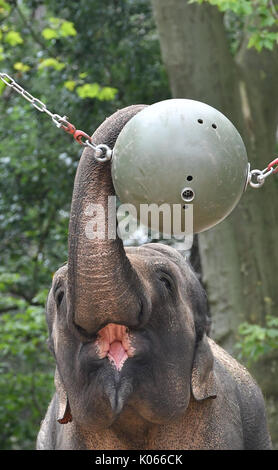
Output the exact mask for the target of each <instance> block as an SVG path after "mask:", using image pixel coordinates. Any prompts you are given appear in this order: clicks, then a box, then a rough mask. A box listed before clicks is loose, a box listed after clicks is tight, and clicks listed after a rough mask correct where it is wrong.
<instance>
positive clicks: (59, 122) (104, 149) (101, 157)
mask: <svg viewBox="0 0 278 470" xmlns="http://www.w3.org/2000/svg"><path fill="white" fill-rule="evenodd" d="M0 79H1V80H2V82H4V83H5V85H7V86H8V87H10V88H12V89H13V90H15V91H16V92H17V93H19V94H20V95H21V96H22V97H23V98H24V99H25V100H27V101H28V102H29V103H30V104H31V105H32V106H33V107H34V108H36V109H37V110H38V111H40V112H41V113H46V114H48V116H50V117H51V119H52V122H53V123H54V124H55V126H56V127H58V128H62V129H63V130H64V131H65V132H67V133H69V134H72V135H73V137H74V139H75V140H76V141H77V142H78V143H79V144H80V145H83V147H89V148H92V149H93V150H94V151H95V153H94V157H95V159H96V160H97V161H99V162H106V161H109V160H111V158H112V153H113V151H112V150H111V149H110V148H109V147H108V146H107V145H104V144H100V145H95V144H94V143H93V142H92V139H91V137H90V136H89V135H88V134H86V133H85V132H83V131H80V130H76V128H75V126H74V125H73V124H71V123H70V122H69V121H68V120H67V119H68V118H67V116H63V117H62V116H60V115H59V114H56V113H52V112H51V111H49V109H48V108H47V106H46V105H45V104H44V103H43V102H42V101H40V100H39V99H38V98H35V97H34V96H33V95H31V93H29V92H28V91H26V90H24V88H22V87H21V86H20V85H19V84H18V83H17V82H16V81H15V80H14V79H13V78H12V77H10V76H9V75H8V74H7V73H1V72H0Z"/></svg>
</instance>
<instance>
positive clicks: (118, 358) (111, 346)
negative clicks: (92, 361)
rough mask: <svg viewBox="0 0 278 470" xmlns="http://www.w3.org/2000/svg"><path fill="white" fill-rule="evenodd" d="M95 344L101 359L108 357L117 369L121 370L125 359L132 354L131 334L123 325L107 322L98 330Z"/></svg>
mask: <svg viewBox="0 0 278 470" xmlns="http://www.w3.org/2000/svg"><path fill="white" fill-rule="evenodd" d="M95 344H96V350H97V354H98V356H99V357H100V358H101V359H103V358H105V357H108V359H109V360H110V362H112V364H114V365H115V366H116V368H117V370H121V368H122V367H123V365H124V363H125V361H126V360H127V359H128V358H129V357H132V356H133V355H134V348H133V347H132V346H131V336H130V333H129V331H128V328H127V327H126V326H124V325H116V324H115V323H109V324H108V325H106V326H105V327H104V328H102V329H101V330H100V331H99V332H98V337H97V340H96V343H95Z"/></svg>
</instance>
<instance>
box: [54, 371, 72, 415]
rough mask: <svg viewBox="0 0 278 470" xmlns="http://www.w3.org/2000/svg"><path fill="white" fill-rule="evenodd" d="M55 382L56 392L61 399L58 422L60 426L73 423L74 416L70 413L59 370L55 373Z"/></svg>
mask: <svg viewBox="0 0 278 470" xmlns="http://www.w3.org/2000/svg"><path fill="white" fill-rule="evenodd" d="M54 382H55V386H56V392H57V395H58V398H59V405H58V417H57V421H58V423H60V424H67V423H70V422H71V421H72V416H71V411H70V405H69V400H68V397H67V392H66V391H65V388H64V385H63V383H62V381H61V377H60V374H59V372H58V369H57V368H56V371H55V379H54Z"/></svg>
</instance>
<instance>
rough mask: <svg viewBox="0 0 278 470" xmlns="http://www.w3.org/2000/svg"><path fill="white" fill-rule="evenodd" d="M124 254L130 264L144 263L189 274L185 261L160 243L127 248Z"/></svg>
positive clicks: (171, 249) (172, 249)
mask: <svg viewBox="0 0 278 470" xmlns="http://www.w3.org/2000/svg"><path fill="white" fill-rule="evenodd" d="M126 254H127V256H128V258H129V259H130V261H131V263H132V264H137V263H138V264H141V263H142V262H144V261H146V262H148V263H150V264H151V265H152V266H157V267H159V266H161V267H163V266H165V267H166V266H167V267H169V269H170V268H171V267H172V268H176V267H178V268H179V269H180V270H181V271H182V272H183V273H185V272H188V273H189V272H191V268H190V266H189V264H188V262H187V260H186V258H184V257H183V256H182V255H181V254H180V253H179V252H178V251H177V250H175V249H174V248H171V247H170V246H168V245H163V244H162V243H148V244H146V245H142V246H139V247H127V248H126Z"/></svg>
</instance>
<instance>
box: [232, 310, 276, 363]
mask: <svg viewBox="0 0 278 470" xmlns="http://www.w3.org/2000/svg"><path fill="white" fill-rule="evenodd" d="M239 335H240V336H241V339H240V341H239V342H238V343H237V344H236V348H237V349H238V351H239V359H242V360H245V361H246V362H247V364H248V365H250V364H252V363H253V362H256V361H258V359H260V358H261V357H262V356H264V355H266V354H268V353H270V352H272V351H274V350H276V349H278V318H277V317H273V316H271V315H267V316H266V325H265V326H264V327H263V326H260V325H252V324H250V323H247V322H244V323H242V324H241V325H240V326H239Z"/></svg>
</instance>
